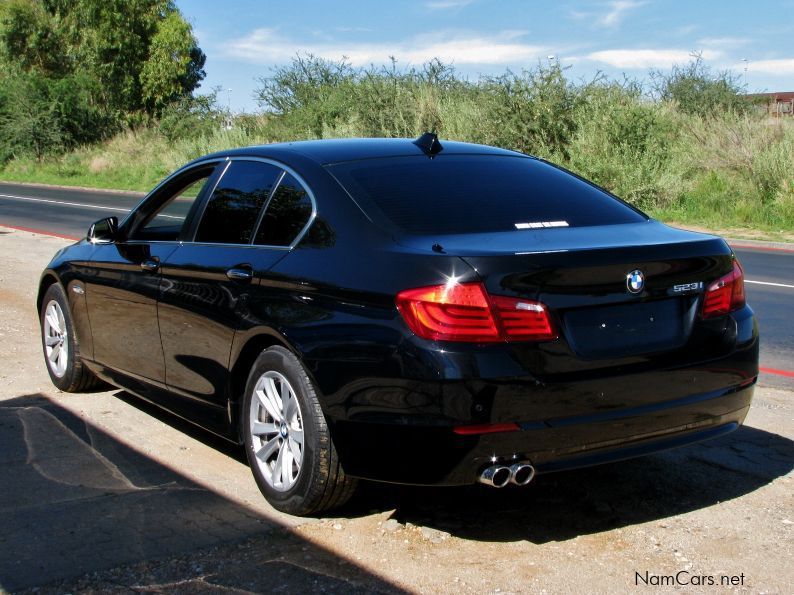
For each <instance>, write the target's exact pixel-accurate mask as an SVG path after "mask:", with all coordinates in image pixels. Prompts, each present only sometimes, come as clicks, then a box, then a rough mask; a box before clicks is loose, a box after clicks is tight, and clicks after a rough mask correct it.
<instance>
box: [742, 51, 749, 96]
mask: <svg viewBox="0 0 794 595" xmlns="http://www.w3.org/2000/svg"><path fill="white" fill-rule="evenodd" d="M742 62H744V92H745V93H749V92H750V89H749V88H748V87H747V65H748V61H747V58H742Z"/></svg>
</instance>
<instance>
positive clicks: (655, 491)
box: [338, 426, 794, 544]
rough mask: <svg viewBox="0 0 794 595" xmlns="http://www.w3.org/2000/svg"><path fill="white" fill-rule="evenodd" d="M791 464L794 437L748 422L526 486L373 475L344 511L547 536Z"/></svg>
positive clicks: (498, 536) (769, 475)
mask: <svg viewBox="0 0 794 595" xmlns="http://www.w3.org/2000/svg"><path fill="white" fill-rule="evenodd" d="M792 468H794V442H792V441H791V440H789V439H787V438H785V437H783V436H779V435H777V434H772V433H769V432H765V431H763V430H759V429H756V428H752V427H748V426H743V427H741V428H739V429H738V430H737V431H735V432H733V433H732V434H729V435H727V436H725V437H724V438H721V439H717V440H713V441H710V442H704V443H701V444H697V445H692V446H688V447H685V448H681V449H678V450H674V451H669V452H665V453H659V454H656V455H651V456H647V457H644V458H640V459H633V460H629V461H622V462H619V463H612V464H608V465H601V466H598V467H591V468H587V469H580V470H574V471H567V472H560V473H552V474H547V475H538V476H537V477H536V478H535V480H534V481H533V482H532V483H531V484H530V485H528V486H526V487H523V488H519V487H512V486H511V487H507V488H504V489H494V488H489V487H486V486H479V485H478V486H471V487H463V488H424V489H422V488H416V487H402V486H398V487H395V486H384V485H378V484H366V485H365V486H364V487H363V489H362V490H361V492H360V493H359V494H357V496H356V499H355V500H354V501H352V502H351V503H350V504H349V505H348V510H346V511H345V512H346V513H347V514H349V515H359V514H366V513H365V512H364V511H370V510H372V509H373V508H377V509H379V510H392V509H393V510H394V513H393V514H392V517H393V518H395V519H397V520H398V521H400V522H402V523H406V522H410V523H413V524H415V525H423V526H430V527H433V528H435V529H439V530H441V531H445V532H448V533H450V534H452V535H455V536H457V537H460V538H463V539H473V540H481V541H519V540H526V541H529V542H533V543H538V544H539V543H547V542H551V541H563V540H566V539H572V538H574V537H577V536H579V535H586V534H593V533H600V532H603V531H608V530H610V529H615V528H618V527H624V526H627V525H634V524H639V523H646V522H649V521H657V520H663V519H666V518H668V517H672V516H675V515H679V514H683V513H687V512H691V511H694V510H699V509H702V508H706V507H708V506H712V505H715V504H717V503H719V502H724V501H726V500H732V499H734V498H739V497H741V496H744V495H745V494H749V493H751V492H753V491H755V490H757V489H759V488H761V487H763V486H765V485H766V484H768V483H770V482H771V481H773V480H774V479H776V478H778V477H781V476H783V475H785V474H787V473H788V472H789V471H791V470H792ZM338 514H345V513H344V512H340V513H338Z"/></svg>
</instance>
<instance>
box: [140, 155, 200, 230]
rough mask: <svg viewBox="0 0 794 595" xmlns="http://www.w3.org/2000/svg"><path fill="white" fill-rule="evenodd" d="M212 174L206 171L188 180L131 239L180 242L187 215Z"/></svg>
mask: <svg viewBox="0 0 794 595" xmlns="http://www.w3.org/2000/svg"><path fill="white" fill-rule="evenodd" d="M211 174H212V170H211V169H210V170H204V171H202V172H198V173H197V174H196V175H195V176H191V178H188V181H187V182H186V185H184V186H182V189H181V190H179V191H178V192H176V193H175V194H173V195H172V196H171V197H169V198H168V199H167V200H166V202H165V203H164V204H163V205H162V206H161V207H160V208H159V209H157V210H156V211H155V212H154V213H152V214H150V215H149V216H147V217H146V219H145V220H144V222H143V224H142V225H139V226H138V227H137V229H136V230H135V231H134V232H133V233H132V235H131V238H132V239H136V240H160V241H176V240H178V239H179V236H180V234H181V233H182V227H183V226H184V224H185V220H186V219H187V215H188V213H189V212H190V209H191V208H192V207H193V203H195V202H196V198H197V197H198V195H199V193H200V192H201V191H202V190H203V188H204V186H205V185H206V183H207V180H208V179H209V177H210V175H211ZM190 180H192V181H190Z"/></svg>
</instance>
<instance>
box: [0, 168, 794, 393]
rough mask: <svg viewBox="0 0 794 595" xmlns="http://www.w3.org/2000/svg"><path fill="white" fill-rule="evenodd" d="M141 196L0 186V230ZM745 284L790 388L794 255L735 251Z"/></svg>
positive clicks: (772, 366) (77, 229)
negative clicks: (740, 263) (743, 272)
mask: <svg viewBox="0 0 794 595" xmlns="http://www.w3.org/2000/svg"><path fill="white" fill-rule="evenodd" d="M141 198H142V195H141V194H132V193H115V192H114V193H110V192H102V191H93V190H80V189H62V188H45V187H38V186H27V185H19V184H5V183H0V225H8V226H13V227H21V228H28V229H34V230H40V231H44V232H47V233H51V234H60V235H64V236H73V237H81V236H83V235H84V234H85V233H86V231H87V230H88V227H89V225H91V223H93V222H94V221H96V220H97V219H101V218H102V217H109V216H112V215H115V216H117V217H118V218H119V219H122V218H123V217H124V215H125V214H126V213H127V211H128V210H129V209H130V208H132V207H134V206H135V205H136V204H137V203H138V202H139V201H140V199H141ZM734 249H735V250H736V253H737V255H738V256H739V259H740V260H741V262H742V265H743V266H744V270H745V278H746V280H747V285H746V291H747V299H748V302H749V303H750V305H751V306H752V307H753V309H754V310H755V312H756V315H757V317H758V322H759V325H760V327H761V333H762V341H761V366H762V367H763V368H764V369H765V371H764V372H763V373H762V376H761V382H763V383H764V384H767V385H771V386H777V387H780V388H794V377H791V376H786V375H780V374H775V373H772V372H770V370H778V371H787V372H789V373H794V316H793V315H792V314H794V311H793V310H792V304H794V252H786V251H775V250H763V249H753V248H742V247H735V248H734Z"/></svg>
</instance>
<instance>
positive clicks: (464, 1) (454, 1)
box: [425, 0, 474, 10]
mask: <svg viewBox="0 0 794 595" xmlns="http://www.w3.org/2000/svg"><path fill="white" fill-rule="evenodd" d="M472 2H474V0H434V1H433V2H428V3H427V4H425V6H427V8H429V9H430V10H446V9H448V8H462V7H464V6H468V5H469V4H471V3H472Z"/></svg>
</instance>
